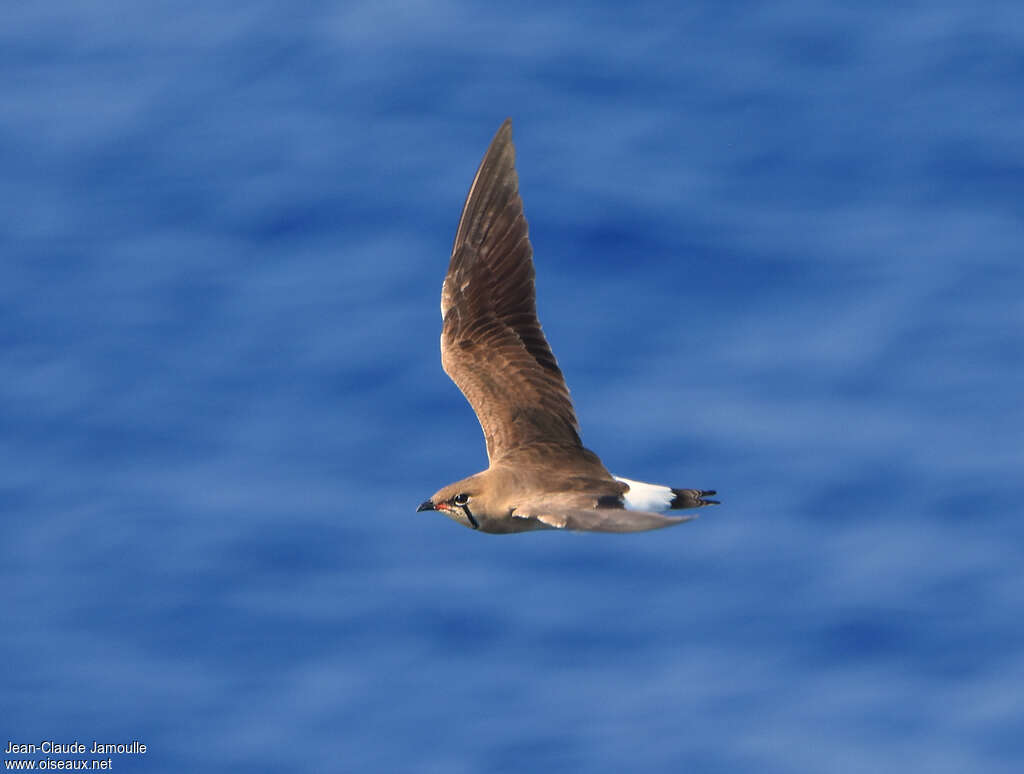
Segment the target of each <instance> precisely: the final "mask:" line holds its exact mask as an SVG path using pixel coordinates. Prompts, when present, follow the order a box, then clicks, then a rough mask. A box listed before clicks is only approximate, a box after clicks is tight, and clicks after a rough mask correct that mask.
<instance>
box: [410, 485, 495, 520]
mask: <svg viewBox="0 0 1024 774" xmlns="http://www.w3.org/2000/svg"><path fill="white" fill-rule="evenodd" d="M481 476H482V474H480V473H478V474H477V475H475V476H470V477H469V478H464V479H462V481H456V482H455V483H454V484H449V485H448V486H446V487H444V488H443V489H441V490H439V491H438V492H437V493H436V494H434V496H433V497H431V498H430V499H429V500H424V501H423V502H422V503H420V506H419V508H417V509H416V510H417V511H440V512H441V513H443V514H444V515H445V516H447V517H448V518H449V519H452V520H453V521H457V522H459V524H462V525H463V526H466V527H469V528H470V529H480V521H479V517H480V516H481V515H482V514H483V513H484V508H483V504H482V502H481V501H480V498H481V494H482V493H483V489H484V487H483V481H482V480H481ZM474 511H475V513H474Z"/></svg>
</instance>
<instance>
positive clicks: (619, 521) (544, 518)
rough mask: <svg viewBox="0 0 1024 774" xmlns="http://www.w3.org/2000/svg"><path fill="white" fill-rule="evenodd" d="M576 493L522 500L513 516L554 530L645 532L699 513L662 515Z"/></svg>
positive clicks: (681, 521)
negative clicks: (603, 503)
mask: <svg viewBox="0 0 1024 774" xmlns="http://www.w3.org/2000/svg"><path fill="white" fill-rule="evenodd" d="M585 499H586V498H583V497H580V496H577V495H564V494H555V495H549V496H548V497H547V498H540V499H537V500H534V501H528V502H524V503H521V504H520V505H518V506H517V507H516V509H515V513H514V514H513V516H515V517H516V518H520V519H536V520H537V521H539V522H540V523H541V524H544V525H545V526H548V527H552V528H554V529H570V530H578V531H580V532H646V531H648V530H652V529H662V528H663V527H672V526H675V525H676V524H682V523H684V522H687V521H692V520H693V519H695V518H697V517H696V516H663V515H661V514H660V513H652V512H650V511H627V510H626V509H625V508H623V507H622V506H621V505H619V506H617V507H615V506H611V507H603V506H600V505H598V506H596V507H595V506H594V504H593V502H592V501H591V502H583V501H584V500H585Z"/></svg>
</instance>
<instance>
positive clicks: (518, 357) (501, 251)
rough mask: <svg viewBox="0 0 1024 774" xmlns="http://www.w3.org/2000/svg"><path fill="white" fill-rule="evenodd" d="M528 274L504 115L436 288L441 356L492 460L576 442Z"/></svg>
mask: <svg viewBox="0 0 1024 774" xmlns="http://www.w3.org/2000/svg"><path fill="white" fill-rule="evenodd" d="M533 280H534V270H533V249H532V248H531V246H530V240H529V237H528V234H527V224H526V217H525V216H524V215H523V202H522V199H520V198H519V180H518V177H517V176H516V169H515V148H514V146H513V145H512V123H511V121H508V120H506V121H505V123H503V124H502V125H501V128H500V129H499V130H498V133H497V134H496V135H495V136H494V139H493V140H492V141H491V146H490V148H488V149H487V153H486V154H485V155H484V158H483V161H481V162H480V168H479V169H478V170H477V173H476V177H475V178H474V179H473V185H472V186H471V187H470V189H469V195H468V196H467V197H466V204H465V206H464V207H463V209H462V218H461V219H460V220H459V228H458V231H457V232H456V234H455V245H454V247H453V248H452V258H451V262H450V263H449V265H448V276H447V277H446V278H445V281H444V287H443V288H442V290H441V315H442V316H443V317H444V328H443V329H442V332H441V363H442V365H443V366H444V370H445V371H446V372H447V373H448V375H449V376H450V377H451V378H452V381H454V382H455V384H457V385H458V387H459V389H460V390H462V393H463V395H465V396H466V399H467V400H468V401H469V403H470V405H471V406H472V407H473V411H475V412H476V416H477V419H479V420H480V427H481V428H482V429H483V431H484V438H485V440H486V441H487V456H488V458H489V459H490V460H491V463H492V464H493V463H494V461H495V460H498V459H500V458H501V457H503V456H504V455H506V454H507V453H508V452H509V451H512V450H514V449H522V448H523V447H528V446H530V445H532V444H537V443H542V444H548V445H559V446H570V447H576V448H580V449H582V446H581V444H580V438H579V432H578V431H579V426H578V424H577V422H576V415H575V413H574V412H573V408H572V400H571V399H570V398H569V389H568V388H567V387H566V385H565V379H564V378H563V377H562V372H561V370H560V369H559V368H558V363H557V362H556V361H555V356H554V355H553V354H552V352H551V348H550V347H549V346H548V342H547V340H546V339H545V338H544V333H543V331H542V330H541V327H540V321H538V320H537V306H536V302H535V296H534V282H533Z"/></svg>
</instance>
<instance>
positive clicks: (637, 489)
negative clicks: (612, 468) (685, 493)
mask: <svg viewBox="0 0 1024 774" xmlns="http://www.w3.org/2000/svg"><path fill="white" fill-rule="evenodd" d="M612 478H614V479H615V480H616V481H621V482H622V483H623V484H626V486H628V487H629V491H628V492H626V493H625V494H624V495H622V501H623V503H624V504H625V506H626V510H627V511H654V512H655V513H661V512H662V511H667V510H668V507H669V506H670V505H671V504H672V500H673V499H674V498H675V495H674V494H673V492H672V487H670V486H661V485H660V484H646V483H644V482H643V481H633V480H631V479H628V478H620V477H619V476H612Z"/></svg>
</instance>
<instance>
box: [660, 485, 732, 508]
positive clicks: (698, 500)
mask: <svg viewBox="0 0 1024 774" xmlns="http://www.w3.org/2000/svg"><path fill="white" fill-rule="evenodd" d="M672 494H673V497H672V502H671V503H669V506H668V507H669V510H673V511H675V510H679V509H681V508H700V507H702V506H704V505H720V503H719V501H718V500H710V499H708V498H709V497H710V496H711V495H714V494H718V492H716V491H715V490H714V489H673V490H672Z"/></svg>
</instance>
